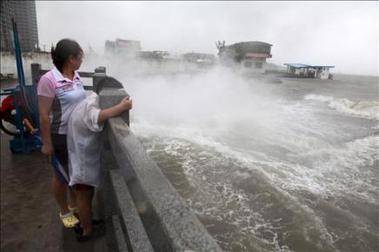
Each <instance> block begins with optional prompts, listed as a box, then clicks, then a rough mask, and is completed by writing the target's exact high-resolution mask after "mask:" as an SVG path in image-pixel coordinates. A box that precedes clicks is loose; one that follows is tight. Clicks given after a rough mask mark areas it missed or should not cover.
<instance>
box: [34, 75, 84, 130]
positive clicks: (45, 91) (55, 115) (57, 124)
mask: <svg viewBox="0 0 379 252" xmlns="http://www.w3.org/2000/svg"><path fill="white" fill-rule="evenodd" d="M37 93H38V95H40V96H45V97H50V98H54V100H53V105H52V115H51V116H52V117H51V133H53V134H64V135H66V134H67V123H68V120H69V118H70V116H71V113H72V111H73V110H74V108H75V106H76V105H77V104H78V103H79V102H80V101H82V100H84V99H85V98H86V92H85V90H84V87H83V82H82V80H81V79H80V76H79V74H78V72H77V71H76V72H75V75H74V78H73V80H70V79H68V78H65V77H63V75H62V74H61V72H60V71H59V70H58V69H57V68H53V69H52V70H50V71H49V72H47V73H45V74H44V75H42V76H41V78H40V80H39V82H38V87H37Z"/></svg>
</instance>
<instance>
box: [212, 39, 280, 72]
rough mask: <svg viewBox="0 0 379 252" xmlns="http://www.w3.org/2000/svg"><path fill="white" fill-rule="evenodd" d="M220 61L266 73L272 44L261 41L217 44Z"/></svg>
mask: <svg viewBox="0 0 379 252" xmlns="http://www.w3.org/2000/svg"><path fill="white" fill-rule="evenodd" d="M216 46H217V49H218V50H219V52H218V56H219V58H220V62H221V63H222V64H224V65H235V64H237V65H240V66H241V67H242V69H243V70H246V71H248V72H249V71H252V72H260V73H264V71H265V65H266V59H268V58H271V57H272V55H271V46H272V45H271V44H269V43H266V42H261V41H248V42H240V43H235V44H232V45H228V46H226V45H225V41H223V42H220V41H219V42H218V43H217V44H216Z"/></svg>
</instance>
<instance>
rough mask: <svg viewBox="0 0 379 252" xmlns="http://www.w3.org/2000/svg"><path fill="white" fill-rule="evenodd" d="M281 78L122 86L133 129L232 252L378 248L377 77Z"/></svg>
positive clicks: (176, 78)
mask: <svg viewBox="0 0 379 252" xmlns="http://www.w3.org/2000/svg"><path fill="white" fill-rule="evenodd" d="M121 79H122V78H121ZM282 81H283V82H282V83H281V84H269V83H266V82H265V81H259V80H256V79H246V78H243V77H241V76H238V75H236V74H233V73H231V72H229V71H228V70H227V69H222V68H219V69H215V70H212V71H209V72H207V73H202V74H197V75H192V76H191V75H171V76H157V75H155V76H150V77H139V78H132V77H130V78H128V79H127V80H126V81H125V82H124V83H125V87H126V89H127V91H128V92H129V93H130V94H131V96H132V98H133V100H134V108H133V111H132V126H131V127H132V130H133V131H134V132H135V133H136V134H137V136H138V137H139V138H140V139H141V140H142V142H143V144H144V146H145V148H146V149H147V151H148V153H149V155H150V156H151V157H152V158H153V159H154V160H155V161H156V162H157V163H158V165H159V166H160V168H161V169H162V171H163V172H164V174H165V175H166V176H167V177H168V179H169V180H170V181H171V183H172V184H173V186H174V187H175V188H176V189H177V190H178V191H179V193H180V194H181V195H182V196H183V198H184V199H185V201H186V203H187V204H188V205H189V206H190V208H191V209H193V211H194V212H195V213H196V214H197V216H198V218H199V219H200V220H201V222H202V223H203V224H204V225H205V226H206V228H207V229H208V231H209V233H210V234H211V235H212V236H213V237H214V238H215V239H216V240H217V242H218V243H219V244H220V246H221V247H222V248H223V249H224V250H226V251H273V250H274V251H379V167H378V165H379V162H378V158H379V154H378V148H379V124H378V119H379V91H378V88H379V84H378V78H377V77H358V76H344V75H337V76H336V77H335V80H313V79H282Z"/></svg>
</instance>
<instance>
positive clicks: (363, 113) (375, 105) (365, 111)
mask: <svg viewBox="0 0 379 252" xmlns="http://www.w3.org/2000/svg"><path fill="white" fill-rule="evenodd" d="M304 99H305V100H315V101H321V102H326V103H328V106H329V107H330V108H333V109H335V110H337V111H338V112H341V113H344V114H347V115H351V116H355V117H360V118H366V119H374V120H379V101H351V100H348V99H346V98H334V97H332V96H323V95H314V94H310V95H307V96H305V98H304Z"/></svg>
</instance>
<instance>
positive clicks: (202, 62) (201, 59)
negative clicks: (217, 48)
mask: <svg viewBox="0 0 379 252" xmlns="http://www.w3.org/2000/svg"><path fill="white" fill-rule="evenodd" d="M182 59H183V61H185V62H189V63H194V64H196V65H198V66H199V67H206V66H212V65H214V64H215V61H216V59H215V56H214V55H213V54H209V53H195V52H191V53H185V54H183V55H182Z"/></svg>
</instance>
